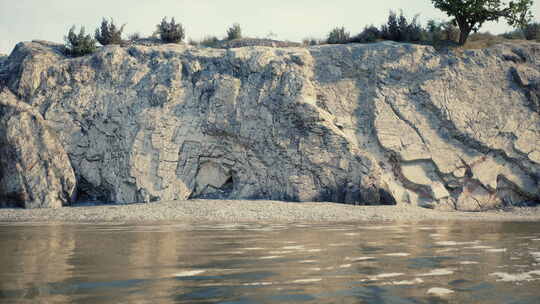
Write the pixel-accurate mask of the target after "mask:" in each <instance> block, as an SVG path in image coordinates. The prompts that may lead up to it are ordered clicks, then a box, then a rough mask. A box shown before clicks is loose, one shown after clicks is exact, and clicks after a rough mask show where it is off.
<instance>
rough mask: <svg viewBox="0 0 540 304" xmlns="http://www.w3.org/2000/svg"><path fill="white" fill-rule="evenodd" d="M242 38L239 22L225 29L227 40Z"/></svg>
mask: <svg viewBox="0 0 540 304" xmlns="http://www.w3.org/2000/svg"><path fill="white" fill-rule="evenodd" d="M240 38H242V28H241V27H240V24H238V23H235V24H233V25H232V26H231V27H230V28H229V29H227V40H234V39H240Z"/></svg>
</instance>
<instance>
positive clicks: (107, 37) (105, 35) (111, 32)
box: [94, 18, 126, 45]
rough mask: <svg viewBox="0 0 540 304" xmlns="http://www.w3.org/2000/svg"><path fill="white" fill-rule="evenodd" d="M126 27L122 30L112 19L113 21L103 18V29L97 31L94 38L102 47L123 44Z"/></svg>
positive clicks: (122, 27)
mask: <svg viewBox="0 0 540 304" xmlns="http://www.w3.org/2000/svg"><path fill="white" fill-rule="evenodd" d="M125 26H126V25H125V24H124V25H122V26H121V27H120V28H118V27H117V26H116V24H114V20H113V19H112V18H111V21H110V22H109V20H107V19H105V18H103V20H102V21H101V27H100V28H97V29H96V34H95V35H94V37H95V38H96V40H97V41H99V43H101V45H108V44H122V32H123V31H124V27H125Z"/></svg>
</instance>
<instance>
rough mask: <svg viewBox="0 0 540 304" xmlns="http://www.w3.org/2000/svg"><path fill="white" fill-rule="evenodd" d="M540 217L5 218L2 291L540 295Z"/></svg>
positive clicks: (136, 295) (0, 295) (263, 299)
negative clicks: (87, 221)
mask: <svg viewBox="0 0 540 304" xmlns="http://www.w3.org/2000/svg"><path fill="white" fill-rule="evenodd" d="M537 225H538V224H537V223H491V224H486V223H480V224H475V223H469V222H448V223H443V224H441V223H437V225H435V224H433V225H428V224H422V225H420V224H401V225H373V224H362V225H359V224H332V225H307V224H298V225H272V224H238V225H229V224H227V225H220V224H212V225H188V224H177V223H165V224H159V225H138V226H129V225H98V226H96V225H0V243H1V244H2V246H0V260H1V261H2V264H0V302H2V303H4V302H5V303H10V302H13V303H35V302H36V300H38V301H42V302H48V303H51V302H54V303H64V302H65V303H68V302H74V301H76V302H82V303H85V302H87V303H95V302H100V303H119V302H133V303H219V302H221V303H282V302H290V303H299V302H306V303H334V302H339V303H472V302H474V303H493V302H497V303H501V302H503V303H506V302H519V303H539V302H540V296H539V295H538V293H537V290H536V289H537V286H539V284H540V241H539V239H540V232H539V231H538V229H537Z"/></svg>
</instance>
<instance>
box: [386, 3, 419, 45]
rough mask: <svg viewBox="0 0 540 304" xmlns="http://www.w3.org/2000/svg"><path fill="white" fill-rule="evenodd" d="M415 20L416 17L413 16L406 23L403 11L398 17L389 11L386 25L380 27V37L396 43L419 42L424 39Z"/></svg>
mask: <svg viewBox="0 0 540 304" xmlns="http://www.w3.org/2000/svg"><path fill="white" fill-rule="evenodd" d="M417 20H418V16H415V17H414V18H413V19H412V20H411V21H408V20H407V17H405V16H404V15H403V11H401V13H400V15H399V16H398V15H397V14H396V13H395V12H394V11H390V14H389V15H388V20H387V22H386V24H384V25H382V26H381V37H382V38H383V39H386V40H392V41H398V42H419V41H421V40H423V39H424V37H423V35H424V29H423V28H422V26H421V25H420V24H419V23H418V21H417Z"/></svg>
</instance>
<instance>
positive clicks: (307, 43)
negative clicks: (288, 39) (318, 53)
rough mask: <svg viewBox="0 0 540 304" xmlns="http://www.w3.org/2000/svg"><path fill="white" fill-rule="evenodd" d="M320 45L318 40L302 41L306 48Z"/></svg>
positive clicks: (305, 39)
mask: <svg viewBox="0 0 540 304" xmlns="http://www.w3.org/2000/svg"><path fill="white" fill-rule="evenodd" d="M320 43H321V42H320V41H319V40H318V39H316V38H304V39H302V44H303V45H305V46H310V45H317V44H320Z"/></svg>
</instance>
